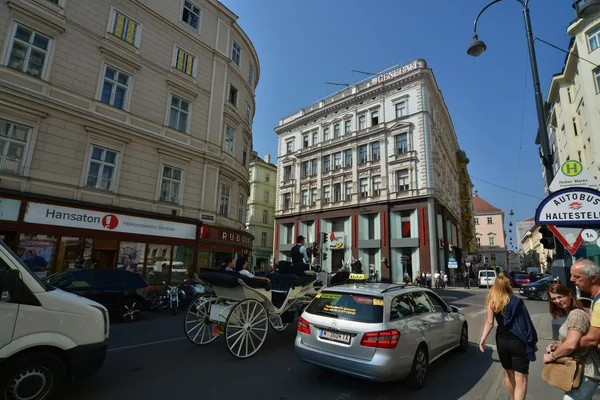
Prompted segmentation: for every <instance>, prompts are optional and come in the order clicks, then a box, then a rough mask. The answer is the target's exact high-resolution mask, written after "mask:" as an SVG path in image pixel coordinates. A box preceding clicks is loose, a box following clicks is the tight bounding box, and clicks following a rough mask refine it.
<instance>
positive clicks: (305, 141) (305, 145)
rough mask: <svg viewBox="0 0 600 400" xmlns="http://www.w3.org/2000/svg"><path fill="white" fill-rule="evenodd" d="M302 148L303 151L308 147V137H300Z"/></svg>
mask: <svg viewBox="0 0 600 400" xmlns="http://www.w3.org/2000/svg"><path fill="white" fill-rule="evenodd" d="M302 147H303V148H304V149H305V148H307V147H308V135H304V136H302Z"/></svg>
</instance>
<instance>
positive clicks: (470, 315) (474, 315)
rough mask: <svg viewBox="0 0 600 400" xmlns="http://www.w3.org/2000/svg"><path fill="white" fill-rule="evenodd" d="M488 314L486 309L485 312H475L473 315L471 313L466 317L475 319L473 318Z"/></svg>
mask: <svg viewBox="0 0 600 400" xmlns="http://www.w3.org/2000/svg"><path fill="white" fill-rule="evenodd" d="M486 312H487V309H486V308H484V309H483V310H479V311H474V312H472V313H469V314H467V315H465V317H467V318H473V317H477V316H478V315H482V314H485V313H486Z"/></svg>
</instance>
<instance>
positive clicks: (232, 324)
mask: <svg viewBox="0 0 600 400" xmlns="http://www.w3.org/2000/svg"><path fill="white" fill-rule="evenodd" d="M268 319H269V318H268V315H267V310H266V309H265V307H264V306H263V305H262V304H261V303H260V302H258V301H256V300H254V299H247V300H244V301H241V302H239V303H238V304H236V305H235V306H234V307H233V309H232V310H231V313H230V314H229V316H228V317H227V322H225V342H226V343H227V348H228V349H229V352H230V353H231V354H233V355H234V356H236V357H237V358H248V357H250V356H252V355H254V354H255V353H256V352H257V351H258V350H260V348H261V347H262V345H263V343H264V342H265V339H266V338H267V331H268V329H267V328H268V323H267V321H268Z"/></svg>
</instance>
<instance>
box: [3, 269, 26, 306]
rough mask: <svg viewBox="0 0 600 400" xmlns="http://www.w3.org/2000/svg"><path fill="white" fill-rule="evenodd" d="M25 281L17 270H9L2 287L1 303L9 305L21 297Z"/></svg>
mask: <svg viewBox="0 0 600 400" xmlns="http://www.w3.org/2000/svg"><path fill="white" fill-rule="evenodd" d="M22 285H23V281H21V275H20V274H19V271H17V270H16V269H9V270H8V271H6V273H5V274H4V277H3V278H2V286H1V287H0V301H3V302H6V303H9V302H11V301H12V300H13V299H16V298H18V297H19V292H20V290H21V286H22Z"/></svg>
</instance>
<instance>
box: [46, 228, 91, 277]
mask: <svg viewBox="0 0 600 400" xmlns="http://www.w3.org/2000/svg"><path fill="white" fill-rule="evenodd" d="M93 247H94V240H93V239H86V238H74V237H65V236H63V237H62V238H60V245H59V246H58V259H57V263H56V269H55V271H54V272H60V271H64V270H66V269H69V268H89V267H90V266H91V265H90V263H91V257H92V249H93Z"/></svg>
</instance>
